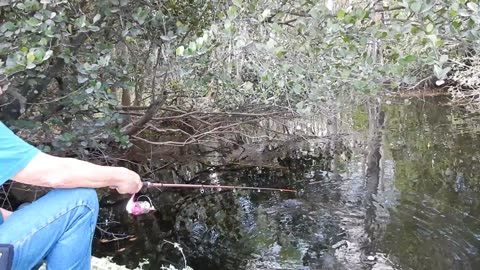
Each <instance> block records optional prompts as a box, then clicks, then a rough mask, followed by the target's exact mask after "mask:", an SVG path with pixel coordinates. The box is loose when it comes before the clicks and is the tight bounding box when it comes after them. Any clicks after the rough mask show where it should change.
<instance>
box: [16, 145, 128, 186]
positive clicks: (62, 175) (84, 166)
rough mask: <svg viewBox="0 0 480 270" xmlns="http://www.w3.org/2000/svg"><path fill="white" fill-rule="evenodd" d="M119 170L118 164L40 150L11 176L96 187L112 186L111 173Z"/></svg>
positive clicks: (32, 181)
mask: <svg viewBox="0 0 480 270" xmlns="http://www.w3.org/2000/svg"><path fill="white" fill-rule="evenodd" d="M119 173H122V168H117V167H107V166H99V165H95V164H92V163H89V162H85V161H81V160H77V159H72V158H60V157H54V156H51V155H47V154H44V153H40V154H38V155H37V156H36V157H35V158H34V159H33V160H32V162H30V163H29V164H28V165H27V167H25V168H24V169H23V170H22V171H20V172H19V173H18V174H17V175H15V176H14V177H13V180H15V181H17V182H22V183H25V184H30V185H36V186H44V187H53V188H76V187H85V188H100V187H115V186H116V184H117V183H116V181H115V180H116V179H118V178H116V177H115V175H116V174H119Z"/></svg>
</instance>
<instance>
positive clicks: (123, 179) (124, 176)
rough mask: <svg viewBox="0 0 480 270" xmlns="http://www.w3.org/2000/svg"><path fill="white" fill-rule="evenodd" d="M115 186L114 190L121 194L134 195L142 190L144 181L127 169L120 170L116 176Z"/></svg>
mask: <svg viewBox="0 0 480 270" xmlns="http://www.w3.org/2000/svg"><path fill="white" fill-rule="evenodd" d="M114 179H115V183H116V185H115V186H112V187H110V188H114V189H116V190H117V191H118V193H120V194H134V193H137V192H139V191H140V189H142V185H143V184H142V180H141V179H140V175H138V174H137V173H136V172H134V171H131V170H129V169H127V168H118V173H117V174H116V175H115V176H114Z"/></svg>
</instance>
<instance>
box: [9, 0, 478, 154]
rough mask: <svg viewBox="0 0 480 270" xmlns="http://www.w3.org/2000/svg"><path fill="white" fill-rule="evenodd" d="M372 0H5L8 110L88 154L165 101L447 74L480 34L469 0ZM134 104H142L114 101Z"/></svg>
mask: <svg viewBox="0 0 480 270" xmlns="http://www.w3.org/2000/svg"><path fill="white" fill-rule="evenodd" d="M329 3H330V2H329ZM378 3H380V4H378ZM378 3H377V4H374V3H373V2H372V3H365V2H360V1H352V2H350V3H349V4H345V3H343V2H338V3H335V4H336V6H335V7H334V6H331V5H330V4H329V5H326V4H325V3H323V2H314V1H307V0H302V1H272V0H254V1H242V0H235V1H232V2H228V1H218V2H215V1H200V0H198V1H188V2H181V1H174V0H168V1H164V2H161V3H160V2H158V1H153V0H143V1H131V0H109V1H80V0H76V1H48V0H47V1H37V0H26V1H13V2H12V4H10V5H7V6H3V7H1V8H2V9H1V14H2V22H1V25H0V40H2V41H1V43H0V72H1V73H6V74H8V75H9V76H10V80H11V81H12V82H13V84H12V86H11V87H10V90H9V95H8V100H4V105H5V104H8V105H5V106H2V119H4V120H8V121H9V122H10V124H13V125H14V126H15V127H18V128H28V129H29V130H30V133H29V134H30V136H29V137H30V138H38V142H37V143H38V144H45V145H46V146H48V147H52V146H53V147H54V148H55V149H57V150H58V149H64V150H66V149H71V150H75V151H76V153H77V154H82V155H83V154H85V151H86V149H92V148H93V149H104V148H105V147H106V146H107V145H109V144H111V143H117V144H119V145H121V146H124V147H128V146H129V145H130V144H129V142H128V135H131V134H136V133H138V132H139V131H140V129H141V127H142V126H144V125H145V123H148V121H149V120H150V119H151V118H153V116H154V115H156V114H161V110H160V108H161V107H162V108H165V107H168V106H174V107H176V108H181V109H182V110H183V111H185V112H188V111H193V110H204V111H205V110H207V111H209V110H212V109H213V110H217V111H225V110H239V109H240V108H244V107H245V106H246V105H249V106H252V105H256V106H264V105H269V106H271V105H275V106H282V107H287V108H289V109H291V110H294V111H297V112H300V113H308V112H318V111H322V110H327V111H331V110H332V108H333V109H334V108H335V106H336V105H335V106H334V105H333V103H332V101H334V100H335V99H336V97H337V96H339V95H343V96H352V97H355V96H362V95H365V94H375V93H378V92H379V91H381V90H384V89H396V88H398V87H410V86H412V87H413V86H415V85H416V84H417V83H418V82H419V81H420V82H421V81H424V79H425V78H428V77H430V76H431V75H432V74H433V75H434V76H435V77H436V79H438V80H443V79H445V78H447V77H448V76H449V73H450V71H451V68H452V66H451V63H452V62H451V60H450V59H456V58H459V57H460V58H461V57H462V56H463V55H464V54H466V53H471V52H472V50H474V49H472V48H475V45H476V43H477V42H478V35H479V26H478V21H479V19H480V18H479V15H478V4H477V3H476V2H472V1H469V2H467V1H464V0H449V1H430V0H418V1H416V0H412V1H407V0H404V1H392V2H385V1H384V2H383V5H385V6H383V5H381V4H382V2H378ZM120 105H123V106H122V107H121V106H120ZM131 105H135V106H146V108H149V111H145V112H143V113H144V116H145V117H143V118H142V119H140V120H139V119H138V118H135V117H134V116H131V115H130V116H127V115H125V112H122V111H119V107H121V108H123V107H125V106H131ZM153 105H155V106H153ZM332 106H333V107H332ZM12 112H13V113H12ZM18 120H23V121H18ZM135 120H138V121H139V122H138V125H136V124H133V127H134V128H133V129H127V128H125V125H128V124H129V123H130V125H132V123H131V122H132V121H135Z"/></svg>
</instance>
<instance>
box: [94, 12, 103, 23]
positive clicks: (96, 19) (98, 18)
mask: <svg viewBox="0 0 480 270" xmlns="http://www.w3.org/2000/svg"><path fill="white" fill-rule="evenodd" d="M101 18H102V15H100V14H97V15H95V17H93V23H96V22H98V21H99V20H100V19H101Z"/></svg>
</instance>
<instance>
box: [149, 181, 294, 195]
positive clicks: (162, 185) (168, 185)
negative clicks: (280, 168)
mask: <svg viewBox="0 0 480 270" xmlns="http://www.w3.org/2000/svg"><path fill="white" fill-rule="evenodd" d="M143 187H144V188H147V189H148V188H152V187H154V188H158V189H162V188H192V189H200V190H205V189H208V188H211V189H214V188H215V189H228V190H257V191H280V192H293V193H296V192H297V191H296V190H294V189H286V188H268V187H243V186H220V185H202V184H163V183H152V182H143Z"/></svg>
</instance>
